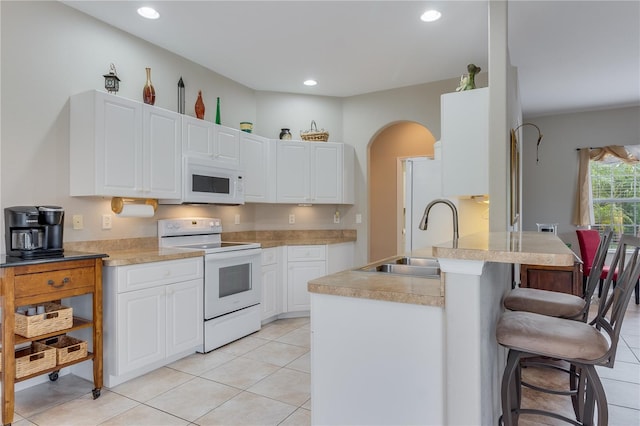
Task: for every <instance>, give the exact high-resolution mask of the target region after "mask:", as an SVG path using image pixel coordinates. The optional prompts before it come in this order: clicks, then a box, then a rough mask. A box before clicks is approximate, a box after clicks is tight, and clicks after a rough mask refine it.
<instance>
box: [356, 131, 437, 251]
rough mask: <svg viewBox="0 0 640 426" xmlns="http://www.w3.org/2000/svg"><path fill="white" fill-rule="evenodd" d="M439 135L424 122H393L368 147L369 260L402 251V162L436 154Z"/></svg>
mask: <svg viewBox="0 0 640 426" xmlns="http://www.w3.org/2000/svg"><path fill="white" fill-rule="evenodd" d="M434 143H435V137H434V136H433V135H432V134H431V132H430V131H429V130H428V129H427V128H426V127H424V126H423V125H421V124H419V123H415V122H410V121H402V122H396V123H391V124H389V125H387V126H386V127H384V128H383V129H382V130H380V131H379V132H378V133H377V134H376V135H375V136H374V137H373V138H372V139H371V142H370V143H369V147H368V167H367V170H368V182H369V185H368V187H369V188H368V191H369V197H368V198H369V261H375V260H378V259H382V258H385V257H389V256H394V255H396V254H397V253H398V240H399V238H401V235H399V234H400V233H401V231H400V230H401V224H402V221H403V217H402V207H403V206H402V203H401V201H399V200H401V199H402V197H401V195H402V194H401V191H402V185H403V182H402V164H401V161H400V160H401V159H402V158H406V157H419V156H427V157H431V156H433V144H434Z"/></svg>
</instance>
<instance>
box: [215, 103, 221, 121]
mask: <svg viewBox="0 0 640 426" xmlns="http://www.w3.org/2000/svg"><path fill="white" fill-rule="evenodd" d="M216 124H222V123H220V98H218V99H217V105H216Z"/></svg>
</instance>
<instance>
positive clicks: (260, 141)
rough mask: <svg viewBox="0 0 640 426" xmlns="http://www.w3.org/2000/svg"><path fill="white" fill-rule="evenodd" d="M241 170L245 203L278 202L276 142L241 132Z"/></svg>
mask: <svg viewBox="0 0 640 426" xmlns="http://www.w3.org/2000/svg"><path fill="white" fill-rule="evenodd" d="M240 168H241V169H242V172H243V176H244V200H245V202H248V203H275V202H276V141H275V140H273V139H267V138H264V137H262V136H258V135H254V134H251V133H246V132H240Z"/></svg>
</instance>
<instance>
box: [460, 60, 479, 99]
mask: <svg viewBox="0 0 640 426" xmlns="http://www.w3.org/2000/svg"><path fill="white" fill-rule="evenodd" d="M467 71H468V72H469V74H467V75H462V77H460V85H459V86H458V87H457V88H456V92H461V91H463V90H472V89H475V88H476V74H478V73H479V72H480V71H481V68H480V67H477V66H475V65H474V64H469V65H467Z"/></svg>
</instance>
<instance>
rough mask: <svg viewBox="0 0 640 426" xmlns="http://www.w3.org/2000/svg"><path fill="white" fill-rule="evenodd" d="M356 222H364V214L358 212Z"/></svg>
mask: <svg viewBox="0 0 640 426" xmlns="http://www.w3.org/2000/svg"><path fill="white" fill-rule="evenodd" d="M356 223H362V215H361V214H360V213H357V214H356Z"/></svg>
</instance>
